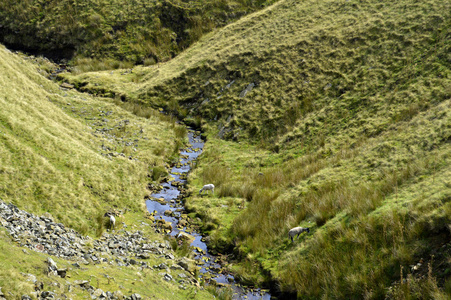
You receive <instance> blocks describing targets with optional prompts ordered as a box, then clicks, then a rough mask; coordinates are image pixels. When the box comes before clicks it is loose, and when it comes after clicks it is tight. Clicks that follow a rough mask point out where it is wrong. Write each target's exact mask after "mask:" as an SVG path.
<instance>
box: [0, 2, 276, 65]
mask: <svg viewBox="0 0 451 300" xmlns="http://www.w3.org/2000/svg"><path fill="white" fill-rule="evenodd" d="M272 2H274V1H273V0H259V1H230V0H224V1H211V0H202V1H181V0H171V1H169V0H158V1H151V0H134V1H124V0H114V1H111V0H101V1H86V0H82V1H72V0H64V1H31V0H27V1H20V2H18V1H10V0H4V1H2V2H1V3H0V42H1V43H3V44H6V45H7V46H9V47H11V48H15V49H19V50H26V51H31V52H33V53H40V54H45V55H46V56H51V57H52V58H56V59H73V58H74V57H75V59H73V60H72V65H75V66H77V68H76V70H92V69H97V70H98V69H108V68H117V67H125V66H127V65H133V64H146V65H149V64H155V63H157V62H160V61H166V60H168V59H170V58H172V57H174V56H175V55H177V54H178V53H179V52H180V51H182V50H183V49H185V48H186V47H188V46H189V45H191V44H192V43H193V42H195V41H197V40H198V39H199V37H201V36H202V35H203V34H204V33H206V32H209V31H211V30H213V29H215V28H218V27H222V26H224V25H226V24H228V23H229V22H232V21H234V20H237V19H239V18H240V17H241V16H243V15H246V14H248V13H249V12H252V11H255V10H258V9H261V7H263V6H265V5H268V4H270V3H272Z"/></svg>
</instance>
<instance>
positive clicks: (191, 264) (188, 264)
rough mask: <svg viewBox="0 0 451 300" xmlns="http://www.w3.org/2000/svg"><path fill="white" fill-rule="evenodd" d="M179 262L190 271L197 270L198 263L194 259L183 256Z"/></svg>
mask: <svg viewBox="0 0 451 300" xmlns="http://www.w3.org/2000/svg"><path fill="white" fill-rule="evenodd" d="M177 264H178V265H179V266H181V267H182V268H183V269H185V270H186V271H188V272H195V271H196V264H195V261H194V260H192V259H189V258H186V257H182V258H180V259H179V260H178V261H177Z"/></svg>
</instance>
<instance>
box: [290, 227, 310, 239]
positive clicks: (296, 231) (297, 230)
mask: <svg viewBox="0 0 451 300" xmlns="http://www.w3.org/2000/svg"><path fill="white" fill-rule="evenodd" d="M304 231H307V233H310V228H305V227H294V228H291V229H290V231H288V237H290V238H291V241H292V242H293V241H294V240H293V238H294V237H297V238H298V237H299V235H300V234H301V233H303V232H304Z"/></svg>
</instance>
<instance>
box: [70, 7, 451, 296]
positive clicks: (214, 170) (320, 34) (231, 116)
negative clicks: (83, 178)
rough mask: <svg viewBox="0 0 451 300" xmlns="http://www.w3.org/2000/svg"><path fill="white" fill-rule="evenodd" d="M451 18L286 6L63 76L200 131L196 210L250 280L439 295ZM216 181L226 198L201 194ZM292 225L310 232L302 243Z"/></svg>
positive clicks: (303, 287) (409, 10) (447, 187)
mask: <svg viewBox="0 0 451 300" xmlns="http://www.w3.org/2000/svg"><path fill="white" fill-rule="evenodd" d="M450 13H451V4H450V3H449V2H448V1H438V0H428V1H423V2H417V1H413V0H403V1H392V2H380V1H353V0H351V1H335V0H334V1H332V0H329V1H308V0H307V1H291V0H286V1H279V2H277V3H276V4H274V5H272V6H270V7H268V8H266V9H264V10H262V11H260V12H257V13H254V14H251V15H249V16H246V17H243V18H242V19H240V20H239V21H237V22H236V23H233V24H230V25H228V26H226V27H225V28H223V29H221V30H219V31H218V32H215V33H211V34H209V35H207V36H205V37H203V38H202V39H200V40H199V41H198V42H197V43H195V44H194V45H193V46H192V47H190V48H189V49H187V50H186V51H185V52H183V53H182V54H180V55H179V56H178V57H177V58H175V59H173V60H171V61H169V62H167V63H165V64H161V65H160V66H154V67H149V68H144V67H136V68H133V69H132V70H129V71H128V72H127V74H125V75H120V74H121V72H114V73H109V72H108V73H106V72H105V73H101V72H99V73H87V74H82V75H79V76H71V75H64V77H65V78H66V80H69V81H71V82H72V83H73V84H75V85H76V86H77V87H78V88H79V89H81V90H85V91H91V92H94V93H98V94H107V93H108V94H110V95H116V96H117V97H121V99H122V100H123V101H125V102H127V101H128V102H132V103H133V102H136V103H140V104H141V105H150V106H161V107H164V108H166V109H168V110H172V111H174V112H176V113H178V115H179V116H180V117H182V118H185V120H187V121H188V122H193V123H194V124H198V125H201V126H202V127H203V129H204V130H205V132H206V135H207V137H208V143H207V145H206V150H205V152H204V155H203V158H202V160H201V161H200V162H199V165H198V166H197V169H196V170H195V171H194V173H193V174H192V176H191V177H190V178H191V179H190V180H191V181H190V184H191V186H192V191H193V194H192V195H191V197H190V198H189V199H188V200H187V207H188V208H189V209H190V210H193V211H195V212H196V213H197V214H198V215H199V216H200V217H201V218H202V220H203V228H204V230H205V232H208V233H209V234H210V246H211V247H212V248H214V249H217V250H218V251H222V252H229V253H233V257H234V258H235V259H236V261H234V263H233V264H231V265H230V269H231V270H233V271H235V272H238V273H239V274H240V275H239V277H240V278H241V279H242V281H243V282H245V283H249V284H255V283H260V284H271V285H272V286H273V287H274V288H275V289H276V290H277V289H278V290H280V291H281V292H283V293H287V294H288V295H292V294H296V295H297V296H298V297H299V298H312V299H317V298H321V297H323V298H341V299H350V298H354V299H362V298H376V299H381V298H385V297H388V298H408V297H413V298H421V297H426V298H440V297H445V294H446V293H447V294H448V295H449V294H451V290H450V286H451V283H450V280H449V272H450V271H449V270H450V269H451V268H450V267H451V265H450V261H449V254H450V253H449V250H448V249H449V248H450V232H449V230H450V229H449V224H450V221H451V220H450V218H451V217H450V216H451V214H450V212H451V211H450V209H451V205H450V201H449V200H450V199H451V182H450V179H449V178H451V177H450V175H451V168H450V162H451V161H450V160H451V157H450V155H451V145H450V139H451V138H450V137H451V102H450V101H451V88H450V87H451V78H450V76H451V72H450V70H451V56H450V53H451V42H450V41H451V21H450V20H451V16H450ZM123 73H124V71H122V74H123ZM206 183H213V184H215V185H216V186H217V188H216V189H215V195H214V196H211V197H210V196H209V197H200V196H198V195H197V193H196V192H197V191H198V190H199V188H200V187H201V186H202V185H203V184H206ZM295 226H304V227H310V229H311V230H310V234H304V235H302V236H301V238H300V239H299V240H297V241H295V242H294V243H291V241H290V240H289V239H288V238H287V233H288V230H289V229H290V228H292V227H295ZM428 268H429V272H428ZM400 278H401V279H402V280H400ZM404 279H405V280H404Z"/></svg>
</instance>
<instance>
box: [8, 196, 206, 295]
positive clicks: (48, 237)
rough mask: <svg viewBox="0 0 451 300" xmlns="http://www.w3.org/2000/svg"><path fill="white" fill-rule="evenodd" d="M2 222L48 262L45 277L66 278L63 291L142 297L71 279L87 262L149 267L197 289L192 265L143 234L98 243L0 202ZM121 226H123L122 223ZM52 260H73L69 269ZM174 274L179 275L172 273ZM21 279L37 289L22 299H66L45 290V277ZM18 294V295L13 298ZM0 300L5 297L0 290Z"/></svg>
mask: <svg viewBox="0 0 451 300" xmlns="http://www.w3.org/2000/svg"><path fill="white" fill-rule="evenodd" d="M0 224H1V226H2V227H4V228H6V230H7V231H8V233H9V234H10V235H11V238H12V240H13V241H14V242H16V243H17V244H18V245H20V246H21V247H23V249H22V251H23V252H24V253H27V250H26V248H28V249H30V250H33V251H37V252H41V253H45V254H47V255H48V258H47V261H46V263H47V266H48V268H47V271H46V273H47V274H46V275H47V276H59V277H62V278H66V279H67V281H66V285H67V286H66V290H67V291H69V292H70V291H71V290H72V289H76V288H81V289H85V290H87V291H88V292H89V294H90V295H91V299H133V300H137V299H141V296H140V295H139V294H131V295H124V294H123V293H122V292H121V291H120V290H117V291H102V290H100V289H96V288H95V287H93V286H92V285H90V282H89V281H87V280H75V281H70V277H71V276H70V273H71V272H72V271H73V270H77V269H80V268H83V266H86V265H90V264H109V265H117V266H120V267H129V266H132V267H135V268H137V269H138V270H140V271H143V270H145V269H151V270H154V271H155V272H157V273H158V274H159V275H160V276H161V277H162V279H163V280H166V281H176V282H178V284H179V288H181V289H186V288H187V287H188V286H190V285H196V286H198V281H197V279H196V278H195V276H194V275H195V266H194V262H193V261H192V260H190V259H188V258H184V257H183V258H176V257H175V254H174V252H173V250H172V247H171V245H170V243H169V242H168V241H164V242H159V241H151V240H149V239H147V238H146V237H143V236H142V232H140V231H128V230H126V229H125V228H122V229H121V230H119V231H118V232H117V233H114V234H113V233H104V234H103V235H102V236H101V237H100V238H99V239H92V238H91V237H89V236H82V235H81V234H79V233H77V232H76V231H74V230H73V229H70V228H66V227H65V226H64V225H63V224H61V223H56V222H54V220H53V218H52V216H51V215H50V214H45V215H43V216H36V215H33V214H31V213H28V212H26V211H23V210H20V209H18V208H17V207H16V206H14V205H13V204H7V203H5V202H3V201H1V200H0ZM124 227H126V226H125V225H124ZM52 256H54V257H59V258H63V259H66V260H69V261H72V262H73V263H72V264H71V267H70V268H58V266H57V264H56V263H55V262H54V260H53V259H52ZM151 256H153V257H155V258H159V259H160V261H161V260H163V262H161V263H160V264H157V265H149V263H148V262H147V260H149V258H151ZM171 270H176V273H177V276H175V275H172V274H171ZM23 276H24V281H31V282H32V283H34V285H35V292H34V294H33V295H22V296H21V298H22V299H31V298H30V297H33V298H38V299H57V298H61V299H65V298H67V297H66V296H65V295H58V294H56V293H55V292H54V291H53V290H52V289H51V287H44V284H43V283H42V281H41V280H40V279H39V276H45V274H44V275H43V274H23ZM15 296H17V295H15ZM0 299H6V298H5V294H4V292H2V291H1V287H0Z"/></svg>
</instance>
